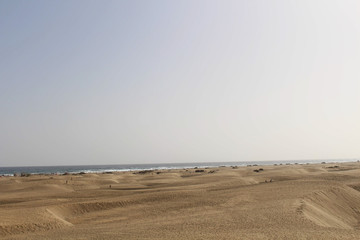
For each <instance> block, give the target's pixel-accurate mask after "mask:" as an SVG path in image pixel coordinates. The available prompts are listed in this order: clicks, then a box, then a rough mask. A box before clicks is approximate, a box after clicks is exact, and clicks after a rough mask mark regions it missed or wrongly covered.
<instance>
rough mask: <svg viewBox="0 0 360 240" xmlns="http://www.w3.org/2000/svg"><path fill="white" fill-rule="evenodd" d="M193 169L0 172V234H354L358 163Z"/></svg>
mask: <svg viewBox="0 0 360 240" xmlns="http://www.w3.org/2000/svg"><path fill="white" fill-rule="evenodd" d="M260 168H262V169H263V170H262V171H261V170H260V171H254V170H259V169H260ZM196 170H200V169H187V170H185V169H181V170H162V171H152V172H142V173H141V172H119V173H111V174H109V173H107V174H105V173H104V174H83V175H61V176H45V175H32V176H29V177H1V178H0V238H1V239H187V240H189V239H359V238H360V229H359V226H360V224H359V220H360V192H359V190H360V163H331V164H330V163H328V164H314V165H313V164H310V165H281V166H280V165H278V166H250V167H238V168H232V167H220V168H210V169H201V170H204V172H201V171H199V172H195V171H196Z"/></svg>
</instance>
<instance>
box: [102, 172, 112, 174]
mask: <svg viewBox="0 0 360 240" xmlns="http://www.w3.org/2000/svg"><path fill="white" fill-rule="evenodd" d="M104 174H113V172H104Z"/></svg>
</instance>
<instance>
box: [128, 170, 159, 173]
mask: <svg viewBox="0 0 360 240" xmlns="http://www.w3.org/2000/svg"><path fill="white" fill-rule="evenodd" d="M152 172H154V171H153V170H143V171H139V172H134V173H133V174H146V173H152Z"/></svg>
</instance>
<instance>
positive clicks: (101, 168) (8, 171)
mask: <svg viewBox="0 0 360 240" xmlns="http://www.w3.org/2000/svg"><path fill="white" fill-rule="evenodd" d="M355 161H357V159H323V160H319V159H317V160H296V161H294V160H292V161H290V160H289V161H284V160H282V161H247V162H201V163H199V162H197V163H195V162H194V163H158V164H116V165H79V166H29V167H0V176H13V175H14V174H16V173H29V174H63V173H70V174H72V173H80V172H84V173H101V172H121V171H139V170H155V169H158V170H161V169H182V168H195V167H198V168H205V167H210V168H211V167H220V166H226V167H228V166H240V167H241V166H247V165H255V164H257V165H274V164H295V163H298V164H306V163H310V164H311V163H321V162H326V163H330V162H333V163H336V162H355Z"/></svg>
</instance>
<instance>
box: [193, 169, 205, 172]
mask: <svg viewBox="0 0 360 240" xmlns="http://www.w3.org/2000/svg"><path fill="white" fill-rule="evenodd" d="M195 172H205V170H203V169H197V170H195Z"/></svg>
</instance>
